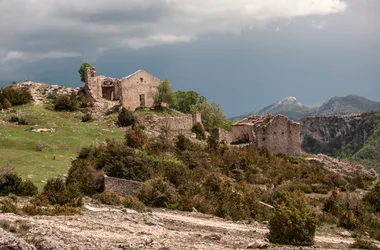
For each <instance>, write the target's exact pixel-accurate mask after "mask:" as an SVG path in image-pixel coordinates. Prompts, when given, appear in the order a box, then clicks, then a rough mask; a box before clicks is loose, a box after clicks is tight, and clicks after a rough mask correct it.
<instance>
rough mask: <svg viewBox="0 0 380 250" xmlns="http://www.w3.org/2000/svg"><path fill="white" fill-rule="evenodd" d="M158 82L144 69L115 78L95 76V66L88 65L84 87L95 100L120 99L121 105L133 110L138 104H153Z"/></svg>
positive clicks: (149, 105)
mask: <svg viewBox="0 0 380 250" xmlns="http://www.w3.org/2000/svg"><path fill="white" fill-rule="evenodd" d="M160 83H161V80H160V79H158V78H157V77H154V76H153V75H151V74H149V73H148V72H145V71H144V70H138V71H136V72H135V73H133V74H131V75H129V76H126V77H124V78H122V79H117V78H110V77H106V76H97V75H96V68H95V67H89V68H87V71H86V80H85V86H84V89H85V91H86V93H88V94H89V95H90V96H91V97H92V98H93V99H94V100H95V101H104V100H109V101H120V103H121V105H122V106H123V107H125V108H127V109H130V110H131V111H134V110H135V109H136V108H138V107H140V106H145V107H151V106H153V102H154V101H153V94H154V92H155V91H157V87H158V85H159V84H160Z"/></svg>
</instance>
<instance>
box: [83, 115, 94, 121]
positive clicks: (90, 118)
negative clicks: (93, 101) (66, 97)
mask: <svg viewBox="0 0 380 250" xmlns="http://www.w3.org/2000/svg"><path fill="white" fill-rule="evenodd" d="M92 120H93V118H92V115H91V114H89V113H87V114H85V115H84V116H82V118H81V121H82V122H91V121H92Z"/></svg>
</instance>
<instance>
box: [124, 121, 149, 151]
mask: <svg viewBox="0 0 380 250" xmlns="http://www.w3.org/2000/svg"><path fill="white" fill-rule="evenodd" d="M125 142H126V144H127V146H128V147H131V148H145V146H146V145H147V143H148V136H147V135H146V134H145V132H144V128H143V127H142V126H139V125H137V126H133V127H132V129H130V130H127V132H126V134H125Z"/></svg>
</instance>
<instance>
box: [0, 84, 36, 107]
mask: <svg viewBox="0 0 380 250" xmlns="http://www.w3.org/2000/svg"><path fill="white" fill-rule="evenodd" d="M31 101H32V96H31V95H30V93H29V91H28V90H27V89H23V88H19V89H16V88H13V87H12V86H9V87H5V88H0V104H1V105H0V106H2V108H3V109H8V108H10V107H11V106H19V105H23V104H27V103H30V102H31Z"/></svg>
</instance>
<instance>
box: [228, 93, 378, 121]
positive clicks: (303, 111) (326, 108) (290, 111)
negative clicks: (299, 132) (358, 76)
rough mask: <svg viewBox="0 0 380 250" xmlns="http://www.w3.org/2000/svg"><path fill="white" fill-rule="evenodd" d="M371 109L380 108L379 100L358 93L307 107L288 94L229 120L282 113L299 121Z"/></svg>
mask: <svg viewBox="0 0 380 250" xmlns="http://www.w3.org/2000/svg"><path fill="white" fill-rule="evenodd" d="M371 110H380V102H376V101H372V100H369V99H367V98H365V97H362V96H358V95H348V96H345V97H337V96H335V97H333V98H331V99H330V100H328V101H327V102H325V103H323V104H322V106H320V107H307V106H305V105H303V104H301V103H300V102H299V101H298V100H297V99H296V98H295V97H293V96H289V97H286V98H285V99H283V100H281V101H279V102H277V103H273V104H271V105H269V106H266V107H264V108H263V109H260V110H259V111H255V112H251V113H249V114H245V115H239V116H236V117H232V118H231V120H236V119H242V118H244V117H247V116H249V115H265V114H267V113H270V114H273V115H278V114H282V115H285V116H287V117H288V118H289V119H291V120H293V121H299V120H300V119H301V118H302V117H305V116H311V115H333V114H347V113H361V112H365V111H371Z"/></svg>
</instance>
